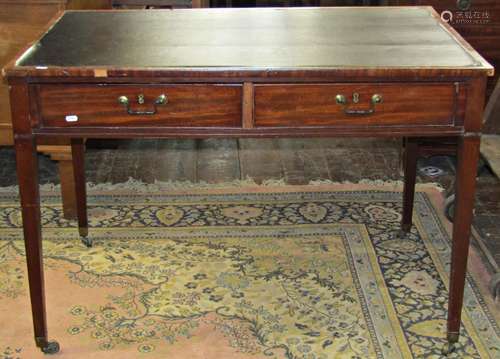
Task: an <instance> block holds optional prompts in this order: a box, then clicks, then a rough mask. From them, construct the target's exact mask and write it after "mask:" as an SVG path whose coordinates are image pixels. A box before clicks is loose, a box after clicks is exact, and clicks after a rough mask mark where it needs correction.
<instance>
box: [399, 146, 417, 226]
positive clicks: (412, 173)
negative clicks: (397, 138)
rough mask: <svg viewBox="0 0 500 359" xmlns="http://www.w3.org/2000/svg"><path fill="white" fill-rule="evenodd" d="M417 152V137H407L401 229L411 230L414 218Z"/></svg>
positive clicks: (404, 157) (404, 158)
mask: <svg viewBox="0 0 500 359" xmlns="http://www.w3.org/2000/svg"><path fill="white" fill-rule="evenodd" d="M417 154H418V143H417V139H415V138H407V139H406V141H405V148H404V156H403V167H404V188H403V218H402V219H401V230H402V231H403V232H405V233H406V232H409V231H410V229H411V224H412V218H413V200H414V198H415V182H416V179H417Z"/></svg>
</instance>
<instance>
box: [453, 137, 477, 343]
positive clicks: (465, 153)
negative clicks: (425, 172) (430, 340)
mask: <svg viewBox="0 0 500 359" xmlns="http://www.w3.org/2000/svg"><path fill="white" fill-rule="evenodd" d="M479 144H480V138H479V136H477V135H472V136H467V137H462V138H460V139H459V142H458V150H457V156H458V158H457V160H458V163H457V172H456V183H455V192H456V199H455V217H454V221H453V240H452V241H453V242H452V250H451V268H450V289H449V297H448V342H449V344H450V345H453V344H454V343H456V342H457V341H458V338H459V335H460V321H461V313H462V304H463V295H464V286H465V275H466V271H467V257H468V254H469V241H470V233H471V224H472V218H473V212H472V211H473V207H474V197H475V189H476V176H477V163H478V160H479Z"/></svg>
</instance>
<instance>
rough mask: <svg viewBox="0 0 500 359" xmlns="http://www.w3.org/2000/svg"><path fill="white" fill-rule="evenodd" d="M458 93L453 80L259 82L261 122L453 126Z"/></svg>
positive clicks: (257, 118)
mask: <svg viewBox="0 0 500 359" xmlns="http://www.w3.org/2000/svg"><path fill="white" fill-rule="evenodd" d="M456 92H457V91H456V87H455V85H454V84H453V83H444V84H394V83H389V84H388V83H385V84H303V85H302V84H281V85H277V84H276V85H275V84H269V85H257V86H255V126H256V127H303V126H329V127H335V126H359V125H363V126H364V125H367V126H425V125H453V124H454V121H455V114H456V112H457V99H458V96H457V94H456Z"/></svg>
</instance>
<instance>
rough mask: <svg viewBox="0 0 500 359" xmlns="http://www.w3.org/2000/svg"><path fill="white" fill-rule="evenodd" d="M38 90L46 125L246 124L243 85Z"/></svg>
mask: <svg viewBox="0 0 500 359" xmlns="http://www.w3.org/2000/svg"><path fill="white" fill-rule="evenodd" d="M38 91H39V103H38V106H39V113H40V114H41V125H42V127H99V126H131V127H142V126H149V127H156V126H162V127H165V126H167V127H168V126H175V127H214V126H217V127H240V126H241V110H242V108H241V106H242V86H241V85H216V84H213V85H211V84H208V85H206V84H203V85H195V84H173V85H40V86H39V88H38ZM163 95H164V96H163Z"/></svg>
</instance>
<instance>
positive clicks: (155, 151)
mask: <svg viewBox="0 0 500 359" xmlns="http://www.w3.org/2000/svg"><path fill="white" fill-rule="evenodd" d="M399 161H400V140H396V139H385V140H380V139H377V140H375V139H240V140H235V139H230V140H224V139H209V140H140V141H99V142H97V141H88V142H87V152H86V175H87V181H89V182H93V183H106V182H110V183H120V182H125V181H127V180H128V179H129V178H133V179H136V180H140V181H143V182H147V183H152V182H154V181H155V180H159V181H190V182H194V183H197V182H200V181H204V182H209V183H221V182H230V181H233V180H237V179H246V178H252V179H254V180H255V181H256V182H258V183H261V182H262V181H265V180H278V179H281V180H284V181H285V182H286V183H288V184H307V183H309V182H310V181H312V180H331V181H351V182H358V181H359V180H362V179H372V180H400V179H402V177H401V173H400V166H399ZM0 163H1V166H0V186H8V185H13V184H16V177H15V158H14V151H13V150H12V148H9V147H3V148H1V147H0ZM427 166H434V167H437V168H439V169H441V170H442V171H443V174H442V175H440V176H438V177H427V176H425V175H424V174H423V173H422V172H421V171H420V172H419V181H420V182H439V183H441V184H442V185H443V186H444V187H445V188H449V187H451V186H452V184H453V179H454V160H453V158H450V157H445V156H438V157H432V158H429V159H421V160H419V170H422V169H423V168H425V167H427ZM40 182H41V183H55V184H57V183H59V178H58V175H57V167H56V165H55V164H54V163H53V162H52V161H50V160H49V159H48V158H47V157H44V156H41V155H40ZM478 183H479V184H478V195H477V204H476V214H475V227H476V229H477V230H478V231H479V232H480V234H481V236H482V237H483V239H484V243H485V244H486V246H487V247H488V248H489V251H490V252H491V254H492V255H493V257H494V259H495V260H496V263H498V264H499V265H500V181H499V180H498V178H496V177H495V176H494V175H493V174H492V173H491V172H490V171H488V170H485V171H483V172H482V173H481V175H480V177H479V182H478Z"/></svg>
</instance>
